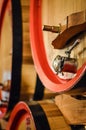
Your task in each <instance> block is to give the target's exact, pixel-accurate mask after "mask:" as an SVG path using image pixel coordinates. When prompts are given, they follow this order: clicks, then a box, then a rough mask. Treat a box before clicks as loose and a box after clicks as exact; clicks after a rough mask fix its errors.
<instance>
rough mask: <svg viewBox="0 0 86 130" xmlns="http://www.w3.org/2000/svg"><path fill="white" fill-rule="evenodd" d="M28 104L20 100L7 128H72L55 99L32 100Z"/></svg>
mask: <svg viewBox="0 0 86 130" xmlns="http://www.w3.org/2000/svg"><path fill="white" fill-rule="evenodd" d="M27 104H28V105H27ZM27 104H25V103H24V102H19V103H18V104H17V105H16V106H15V108H14V109H13V111H12V113H11V116H10V119H9V121H8V124H7V129H6V130H12V129H14V130H20V129H21V130H26V129H30V130H71V128H70V126H69V125H68V124H67V123H66V121H65V119H64V117H63V115H62V113H61V112H60V111H59V109H58V107H57V106H56V105H55V102H54V100H51V99H49V100H42V101H36V102H34V101H32V102H29V103H27Z"/></svg>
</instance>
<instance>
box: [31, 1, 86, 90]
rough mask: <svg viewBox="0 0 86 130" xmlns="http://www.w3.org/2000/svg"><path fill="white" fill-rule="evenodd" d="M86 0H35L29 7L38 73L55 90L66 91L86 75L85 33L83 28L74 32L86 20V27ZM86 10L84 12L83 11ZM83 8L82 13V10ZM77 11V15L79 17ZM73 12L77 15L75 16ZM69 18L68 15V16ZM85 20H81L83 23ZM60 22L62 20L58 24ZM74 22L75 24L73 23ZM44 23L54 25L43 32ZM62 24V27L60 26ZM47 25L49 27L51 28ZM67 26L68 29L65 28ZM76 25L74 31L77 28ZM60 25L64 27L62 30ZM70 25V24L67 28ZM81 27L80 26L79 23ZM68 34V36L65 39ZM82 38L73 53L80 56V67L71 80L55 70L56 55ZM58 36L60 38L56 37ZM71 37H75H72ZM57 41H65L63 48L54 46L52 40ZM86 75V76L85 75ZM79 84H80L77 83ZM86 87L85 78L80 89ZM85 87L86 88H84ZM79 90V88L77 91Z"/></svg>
mask: <svg viewBox="0 0 86 130" xmlns="http://www.w3.org/2000/svg"><path fill="white" fill-rule="evenodd" d="M85 4H86V1H85V0H79V1H78V2H77V0H72V1H68V0H67V1H66V3H65V1H64V0H54V1H48V0H46V1H44V0H43V1H42V0H32V1H31V8H30V9H31V11H30V39H31V49H32V54H33V60H34V63H35V66H36V70H37V73H38V75H39V77H40V79H41V81H42V82H43V83H44V85H45V86H46V87H47V88H48V89H50V90H52V91H54V92H65V91H69V90H71V88H73V87H75V86H76V84H77V83H78V81H80V80H81V78H82V76H83V75H84V74H85V76H86V56H85V55H86V51H85V48H86V33H85V32H83V31H86V30H84V28H83V30H82V31H80V30H79V32H77V34H78V33H79V34H78V36H77V35H72V36H71V34H72V33H75V32H76V27H77V25H79V24H80V25H81V24H82V23H84V24H85V29H86V19H85V16H86V11H85V9H86V6H85ZM83 10H84V12H83ZM79 12H80V13H79ZM77 15H78V17H76V16H77ZM73 16H74V17H73ZM67 18H68V19H67ZM77 19H79V20H77ZM80 22H82V23H80ZM59 23H60V24H59ZM72 23H73V25H71V24H72ZM44 25H49V26H51V32H48V31H47V32H44V31H43V30H42V29H43V28H42V27H43V26H44ZM60 25H62V26H61V28H60V27H59V26H60ZM49 26H48V29H50V28H49ZM55 26H56V28H55ZM64 27H67V32H66V31H65V30H64ZM72 27H74V28H75V31H74V28H72ZM59 28H60V29H62V30H61V31H59ZM68 28H71V29H73V30H71V29H69V30H70V31H69V30H68ZM55 29H58V32H57V34H56V33H55V34H54V33H53V34H52V32H53V31H55ZM78 29H80V27H78ZM68 36H69V39H66V38H67V37H68ZM77 38H80V40H81V41H80V44H79V45H77V48H74V49H75V50H73V52H72V54H71V57H77V60H78V65H79V66H78V69H77V72H76V75H75V76H74V78H71V79H70V80H64V79H61V78H59V76H58V75H57V74H56V73H54V71H53V68H52V62H53V59H54V58H55V57H56V55H59V54H60V55H61V56H65V49H68V48H67V47H68V46H69V47H70V45H71V42H72V44H73V43H74V41H75V40H76V39H77ZM57 39H58V40H57ZM71 40H72V41H71ZM54 41H57V42H56V45H57V46H60V45H61V42H63V44H64V45H65V47H64V46H62V48H59V47H58V48H54V47H53V46H52V45H53V42H54ZM82 48H83V49H82ZM81 57H82V58H81ZM85 78H86V77H85ZM77 86H78V85H77ZM82 86H83V88H86V86H85V82H83V83H82V85H81V86H79V87H81V90H82ZM83 91H86V89H84V90H83ZM77 92H78V91H77Z"/></svg>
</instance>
